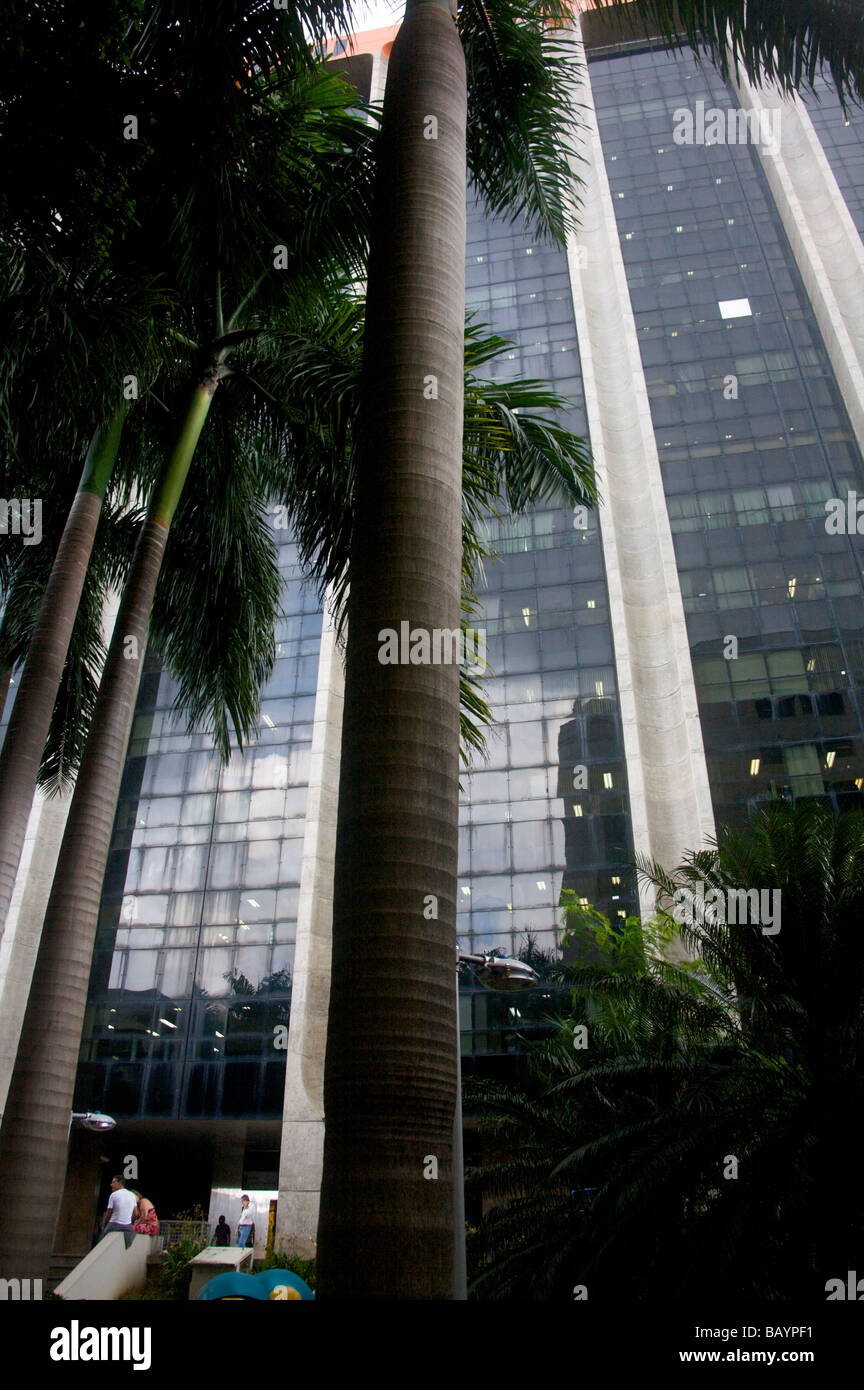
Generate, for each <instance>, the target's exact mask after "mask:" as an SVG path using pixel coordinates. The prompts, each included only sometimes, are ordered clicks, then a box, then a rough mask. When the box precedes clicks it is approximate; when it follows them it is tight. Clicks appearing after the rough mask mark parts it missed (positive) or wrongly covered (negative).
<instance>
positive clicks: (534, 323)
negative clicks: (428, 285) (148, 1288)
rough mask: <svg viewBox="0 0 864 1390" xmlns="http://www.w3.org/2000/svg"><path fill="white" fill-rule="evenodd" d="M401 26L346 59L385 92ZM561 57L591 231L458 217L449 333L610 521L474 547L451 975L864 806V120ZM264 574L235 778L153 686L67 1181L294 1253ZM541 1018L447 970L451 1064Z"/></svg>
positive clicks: (322, 836)
mask: <svg viewBox="0 0 864 1390" xmlns="http://www.w3.org/2000/svg"><path fill="white" fill-rule="evenodd" d="M394 34H395V30H394V29H390V30H385V31H377V32H376V33H374V34H370V35H360V36H358V38H357V39H356V40H355V49H356V55H357V56H355V57H353V58H348V57H346V58H340V59H339V61H340V62H342V63H343V64H344V65H345V66H346V67H347V68H348V69H349V70H350V71H351V72H352V74H353V75H354V76H355V78H357V79H358V80H360V81H362V82H363V83H364V89H365V90H367V91H370V92H371V95H372V97H373V99H374V98H377V97H379V96H380V95H381V93H382V91H383V80H384V74H385V71H386V60H387V54H388V52H389V47H390V44H391V43H392V39H393V36H394ZM580 35H581V38H580V42H584V47H585V58H586V63H585V67H584V72H583V75H582V77H581V80H580V81H579V83H578V85H577V86H576V87H575V88H574V93H573V99H574V102H575V103H578V104H579V106H580V108H581V117H582V122H583V136H582V146H581V150H580V154H581V156H582V159H581V160H580V161H579V162H577V163H576V164H575V165H574V169H575V172H576V173H577V174H578V175H579V177H580V178H581V179H582V188H581V196H582V206H581V211H580V214H579V230H578V232H577V233H576V234H574V235H573V236H572V237H571V238H570V240H569V241H568V245H567V246H566V248H565V249H563V250H556V249H551V248H550V247H548V246H547V245H544V244H542V243H541V242H539V241H538V240H537V239H536V238H535V237H534V235H533V234H532V232H531V231H530V229H525V228H521V227H517V228H513V227H510V226H507V225H505V224H503V223H501V222H499V221H496V220H494V219H489V218H487V217H485V216H484V215H483V213H482V212H481V211H480V210H479V209H478V208H477V207H476V206H475V205H474V204H473V202H472V201H471V200H470V198H469V223H468V245H467V263H466V272H467V298H468V306H469V309H471V310H472V311H473V312H474V314H475V318H476V320H477V321H478V322H480V323H484V324H487V325H488V326H489V328H490V329H491V330H492V331H494V332H496V333H498V334H500V335H501V336H503V337H505V338H508V339H510V340H512V348H511V349H509V350H508V352H507V354H506V355H505V356H504V357H503V358H501V359H500V360H498V361H497V362H496V363H494V364H493V365H492V366H491V367H490V368H489V369H488V370H489V371H490V374H493V373H499V374H500V373H505V374H506V373H519V374H520V375H523V376H531V377H538V378H545V379H547V380H550V381H551V382H553V383H554V385H555V386H556V388H557V389H558V390H559V392H561V393H562V394H563V395H565V396H566V397H567V398H568V399H569V401H570V403H571V409H570V410H569V412H568V415H567V423H568V424H569V425H570V426H571V427H572V428H574V429H575V430H576V431H577V432H579V433H582V434H584V435H585V436H586V437H587V438H588V439H589V441H590V444H591V447H592V450H593V453H594V457H595V461H596V466H597V472H598V479H599V484H600V491H601V499H602V500H601V505H600V507H599V508H598V510H597V512H596V513H595V514H593V515H591V516H589V517H588V520H587V525H586V524H583V522H584V519H583V518H580V517H578V516H576V517H574V515H573V514H572V513H570V512H569V511H567V510H564V509H555V508H544V509H542V510H539V511H537V512H535V513H533V514H532V515H530V516H528V517H525V518H521V519H519V520H518V521H515V522H499V521H491V520H490V522H489V539H490V540H491V541H492V542H493V544H494V546H495V549H496V550H497V552H498V556H499V558H498V560H497V561H496V562H495V563H493V564H490V565H489V566H488V567H487V570H486V574H485V581H484V587H483V592H482V602H483V610H484V611H483V617H482V618H481V619H479V620H478V622H479V625H481V626H485V629H486V633H487V640H488V659H489V663H490V665H491V668H492V673H493V674H492V676H491V679H490V681H489V700H490V703H491V706H492V710H493V714H494V717H495V724H494V728H493V729H492V731H491V733H490V736H489V752H488V758H487V759H486V761H485V762H483V763H480V764H477V765H476V766H475V767H474V768H473V769H472V771H471V772H470V774H469V775H466V776H465V777H464V779H463V783H464V795H463V802H462V807H461V813H460V874H461V877H460V903H459V906H460V913H459V918H458V932H459V941H460V944H461V946H462V947H463V948H464V949H465V950H467V951H472V952H478V951H481V950H495V949H499V950H500V951H502V952H503V953H504V954H506V955H515V954H517V953H518V952H519V951H520V950H522V949H524V947H525V946H526V943H527V942H528V941H529V940H531V941H533V942H534V943H535V944H536V945H537V946H538V947H539V948H541V949H545V950H552V949H555V948H556V947H557V945H558V942H559V940H560V927H561V923H562V901H563V895H564V894H565V893H568V892H569V893H572V894H573V895H574V896H575V898H577V899H581V900H582V901H583V902H585V903H591V904H593V905H595V906H597V907H598V908H600V909H601V910H602V911H603V912H604V913H605V914H606V915H607V916H609V917H610V918H611V919H612V920H613V921H614V920H616V919H617V918H618V917H621V916H626V915H629V914H631V913H633V912H636V911H639V910H640V907H641V908H642V909H644V908H645V907H646V906H647V902H646V901H645V900H644V899H640V887H639V884H638V883H637V881H636V878H635V874H634V872H633V860H634V857H635V855H637V854H647V855H650V856H651V857H653V858H655V859H658V860H660V861H661V862H662V863H664V864H665V865H667V867H673V866H674V865H675V864H676V863H677V862H678V861H679V859H680V857H681V856H682V855H683V853H684V852H686V851H687V850H690V849H696V848H698V847H699V846H700V845H702V844H703V843H704V842H705V840H706V839H707V838H708V837H710V836H711V835H712V834H713V833H714V832H715V828H716V826H718V825H721V824H726V823H730V822H740V821H741V820H742V819H743V818H744V817H745V816H746V815H747V813H748V811H749V810H751V809H752V808H753V807H755V806H757V805H758V804H759V803H760V801H762V800H764V799H766V798H768V797H770V796H772V795H773V794H775V793H778V792H781V793H785V794H787V795H790V796H808V797H813V796H816V797H824V798H826V799H827V800H828V801H829V802H830V803H831V804H832V805H833V806H834V807H835V808H836V809H837V810H838V811H842V810H844V809H847V808H848V807H850V806H860V805H861V804H862V796H861V789H862V785H864V743H862V736H864V722H862V718H864V690H862V682H864V583H862V565H861V542H860V539H859V536H858V535H857V534H856V533H854V532H853V533H852V534H846V532H845V530H842V531H836V528H833V527H832V526H831V525H830V524H829V517H830V512H831V501H832V499H841V500H842V501H843V506H844V508H845V506H846V500H847V499H848V498H849V496H850V494H856V495H857V496H861V497H864V466H862V449H864V244H862V236H864V119H862V116H861V114H860V112H858V113H852V114H844V112H843V111H842V109H841V107H840V105H839V103H838V102H837V100H836V98H835V97H834V95H833V94H832V92H831V91H830V90H829V89H828V88H827V86H826V85H825V84H824V83H821V82H820V83H819V85H818V87H817V93H816V96H814V97H811V96H809V95H808V97H807V98H806V99H805V100H787V99H783V98H781V97H779V96H778V95H777V94H776V93H773V92H766V91H758V90H754V89H752V88H751V87H750V85H749V84H748V83H747V82H746V80H744V79H743V78H742V79H740V82H739V83H738V85H734V84H731V83H730V84H727V83H725V82H724V81H722V80H721V79H720V78H719V77H718V75H717V74H716V72H715V71H714V69H713V68H712V67H711V66H708V65H706V66H698V65H697V64H696V63H695V61H694V60H693V58H692V57H691V56H690V54H689V52H687V51H683V50H682V51H679V52H676V53H670V52H667V51H665V50H664V49H663V48H662V47H661V46H659V45H658V43H657V42H656V41H655V40H652V39H650V38H647V37H645V38H641V37H635V36H631V37H630V38H628V39H627V40H623V39H622V38H621V36H620V34H617V33H616V32H615V31H614V30H612V29H610V27H609V25H608V24H607V22H606V20H605V17H603V16H598V15H597V14H593V13H586V14H584V15H583V16H582V18H581V21H580V23H579V24H578V25H577V37H578V36H580ZM712 113H719V114H713V115H712ZM739 117H740V118H741V119H739ZM745 118H746V119H745ZM763 135H767V136H769V137H770V138H764V139H763V138H762V136H763ZM853 507H854V503H853ZM844 515H845V512H844ZM862 525H864V523H862ZM835 532H836V533H835ZM281 553H282V561H283V573H284V580H285V583H284V595H283V608H284V617H283V619H282V623H281V627H280V632H279V642H280V650H279V660H278V662H277V668H276V672H275V674H274V677H273V679H272V681H271V682H270V685H269V686H268V688H267V690H266V691H265V694H264V698H263V702H262V722H261V728H260V730H259V736H258V741H257V744H256V746H255V747H254V748H252V749H250V750H249V751H248V752H246V753H245V754H244V755H243V756H242V757H237V758H235V759H234V760H233V761H232V762H231V763H230V764H229V765H228V766H221V765H220V763H219V760H218V758H217V756H216V754H215V752H214V751H213V748H212V745H211V744H210V743H209V741H208V739H207V738H206V737H204V736H203V735H192V736H186V735H184V734H182V733H181V732H180V731H179V730H178V729H177V728H176V727H174V726H172V725H171V723H170V721H169V719H168V711H169V708H170V705H171V702H172V690H171V686H170V682H169V681H168V679H167V678H166V677H165V676H164V675H160V674H159V673H158V672H156V671H154V672H152V673H151V674H150V675H149V676H148V677H147V678H146V679H145V681H144V683H143V685H142V690H141V697H140V701H139V707H138V712H137V716H136V721H135V727H134V731H133V735H132V743H131V745H130V750H129V759H128V764H127V768H126V776H125V779H124V785H123V792H122V797H121V803H120V809H119V812H118V817H117V823H116V827H115V832H114V842H113V847H112V852H111V857H110V862H109V865H108V870H107V874H106V879H105V888H104V896H103V907H102V916H101V920H100V928H99V937H98V943H97V951H96V958H95V961H94V967H93V975H92V980H91V995H90V1007H89V1009H88V1014H87V1023H86V1029H85V1035H84V1039H83V1042H82V1053H81V1064H80V1070H79V1085H78V1095H77V1097H76V1108H80V1109H84V1108H98V1109H103V1110H106V1111H107V1112H109V1113H110V1114H112V1115H113V1116H114V1117H115V1118H116V1119H117V1120H118V1126H117V1129H116V1130H115V1131H114V1133H113V1135H112V1136H111V1137H110V1139H106V1138H104V1137H101V1138H99V1141H98V1144H95V1145H94V1144H93V1142H92V1141H91V1140H90V1139H88V1138H87V1137H86V1136H80V1137H79V1139H78V1140H77V1141H76V1144H75V1145H73V1149H72V1161H71V1164H70V1179H69V1181H70V1184H71V1186H70V1191H72V1190H75V1191H83V1190H88V1191H89V1190H90V1189H89V1188H88V1187H87V1184H88V1183H90V1184H91V1186H92V1185H93V1184H94V1183H95V1184H96V1187H98V1181H97V1179H98V1176H99V1168H98V1159H99V1155H100V1153H101V1154H103V1155H106V1154H107V1155H109V1156H110V1157H111V1165H110V1166H111V1169H112V1170H113V1169H114V1168H116V1167H118V1166H119V1160H120V1158H121V1157H123V1156H124V1155H127V1154H134V1155H136V1156H137V1160H138V1163H139V1168H140V1172H141V1175H142V1176H141V1182H142V1183H143V1184H144V1185H145V1186H146V1188H147V1191H148V1193H149V1194H150V1195H152V1196H153V1198H154V1200H155V1201H156V1204H157V1207H159V1206H160V1203H161V1205H162V1207H163V1209H167V1208H170V1207H172V1206H179V1205H186V1206H188V1205H191V1203H192V1202H193V1201H194V1202H200V1203H201V1204H202V1205H204V1206H205V1207H207V1206H208V1204H209V1207H210V1210H211V1214H214V1213H215V1214H218V1211H221V1210H222V1208H221V1207H219V1206H218V1203H219V1201H221V1200H228V1198H227V1197H226V1196H224V1194H230V1193H234V1192H236V1191H238V1190H240V1189H242V1188H243V1187H244V1186H245V1187H246V1188H251V1189H253V1190H256V1191H258V1192H260V1193H263V1194H270V1193H274V1194H275V1192H276V1191H277V1190H278V1193H279V1214H278V1229H279V1232H280V1234H281V1235H282V1236H285V1237H288V1236H293V1237H297V1238H303V1237H309V1236H311V1234H312V1233H313V1232H314V1227H315V1220H316V1212H317V1184H318V1179H319V1175H320V1152H321V1139H322V1132H323V1121H322V1107H321V1070H322V1060H323V1040H324V1031H325V1026H326V999H327V963H328V962H327V932H328V930H329V914H330V894H331V893H332V886H330V887H329V890H328V885H331V884H332V852H333V838H334V826H335V794H336V792H335V789H336V784H337V777H338V746H339V715H340V709H341V684H340V681H341V673H340V665H339V658H338V654H334V646H333V636H332V630H331V626H330V622H329V618H328V617H327V616H326V615H324V616H323V617H322V613H321V611H320V607H319V604H318V602H317V600H316V597H315V595H314V593H313V591H312V590H311V589H309V588H307V587H304V585H303V583H302V578H301V576H300V575H299V574H298V572H297V568H296V554H295V551H294V549H293V547H292V545H291V543H290V540H287V539H286V540H285V541H284V544H283V546H282V552H281ZM641 891H643V892H644V890H641ZM2 965H3V959H2V957H0V968H2ZM528 1012H529V1011H528V1008H527V1001H526V1003H525V1007H522V1006H520V1001H519V999H518V998H517V997H516V996H512V997H508V998H502V997H501V996H498V995H495V994H493V993H492V992H490V991H489V990H487V989H485V988H484V987H483V986H482V985H481V984H480V983H479V982H478V981H477V980H476V979H475V978H474V977H472V976H470V975H466V977H465V979H464V980H463V982H462V991H461V1027H462V1052H463V1067H464V1068H465V1070H474V1071H478V1070H479V1071H486V1072H498V1073H502V1074H503V1073H506V1072H507V1070H508V1068H510V1067H511V1066H512V1062H513V1059H514V1057H516V1056H517V1054H518V1049H519V1036H520V1033H522V1032H524V1030H525V1028H526V1026H527V1025H528V1024H530V1019H529V1017H528ZM535 1012H539V1011H537V1010H535ZM280 1030H281V1032H280ZM286 1034H287V1036H286ZM280 1043H281V1045H280ZM181 1197H182V1201H181V1200H180V1198H181ZM82 1239H83V1234H82V1232H81V1230H79V1229H74V1230H73V1229H72V1228H68V1229H67V1230H66V1231H65V1232H61V1236H60V1237H59V1238H58V1240H59V1243H60V1244H61V1245H62V1244H63V1243H64V1241H65V1243H66V1248H67V1249H72V1248H73V1247H74V1246H75V1243H76V1241H77V1242H78V1244H80V1243H81V1240H82ZM84 1248H86V1246H85V1247H84Z"/></svg>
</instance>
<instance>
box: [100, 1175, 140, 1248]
mask: <svg viewBox="0 0 864 1390" xmlns="http://www.w3.org/2000/svg"><path fill="white" fill-rule="evenodd" d="M137 1205H138V1199H137V1197H136V1196H135V1193H134V1192H130V1191H129V1189H128V1188H127V1186H126V1184H125V1182H124V1181H123V1179H122V1178H121V1177H120V1176H119V1175H118V1176H117V1177H116V1178H112V1179H111V1196H110V1197H109V1198H108V1210H107V1211H106V1213H105V1215H104V1216H103V1217H102V1225H103V1226H104V1227H105V1229H104V1231H103V1232H102V1236H103V1238H104V1237H105V1236H107V1235H109V1234H110V1232H111V1231H122V1232H123V1238H124V1240H125V1241H126V1249H127V1250H128V1249H129V1246H130V1245H131V1244H132V1242H133V1240H134V1239H135V1232H134V1230H133V1229H132V1213H133V1212H134V1210H135V1208H136V1207H137Z"/></svg>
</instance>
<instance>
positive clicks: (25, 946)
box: [0, 792, 72, 1112]
mask: <svg viewBox="0 0 864 1390" xmlns="http://www.w3.org/2000/svg"><path fill="white" fill-rule="evenodd" d="M71 800H72V795H71V792H70V793H68V794H64V795H62V796H58V797H54V798H52V799H51V800H46V798H45V797H43V796H42V794H41V792H37V793H36V795H35V797H34V798H33V806H32V808H31V811H30V819H29V821H28V822H27V832H26V835H25V838H24V848H23V850H22V852H21V860H20V864H19V867H18V876H17V878H16V879H15V887H14V890H13V892H12V901H11V902H10V904H9V914H8V916H7V918H6V927H5V930H4V932H3V938H2V940H0V1112H2V1111H3V1110H4V1109H5V1107H6V1097H7V1095H8V1094H9V1083H10V1081H11V1079H12V1069H13V1067H14V1066H15V1057H16V1055H17V1052H18V1039H19V1038H20V1036H21V1025H22V1024H23V1022H24V1011H25V1009H26V1008H27V997H28V995H29V993H30V982H31V980H32V979H33V967H34V965H35V964H36V956H37V954H38V952H39V942H40V940H41V937H42V922H43V920H44V917H45V909H46V907H47V906H48V898H49V896H50V893H51V885H52V883H53V882H54V869H55V867H56V864H57V856H58V855H59V853H60V843H61V841H62V839H63V831H64V829H65V827H66V816H67V814H68V811H69V804H70V802H71Z"/></svg>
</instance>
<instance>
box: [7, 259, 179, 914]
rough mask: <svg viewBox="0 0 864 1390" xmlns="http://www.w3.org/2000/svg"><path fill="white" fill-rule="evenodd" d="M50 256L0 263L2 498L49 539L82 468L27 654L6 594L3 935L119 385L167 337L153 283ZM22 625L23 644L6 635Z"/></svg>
mask: <svg viewBox="0 0 864 1390" xmlns="http://www.w3.org/2000/svg"><path fill="white" fill-rule="evenodd" d="M57 249H58V248H52V249H51V251H48V250H45V249H41V248H40V251H39V252H37V253H34V252H33V251H32V248H31V249H30V250H29V251H28V253H24V251H23V249H22V248H21V246H20V244H15V243H14V242H13V243H12V244H11V245H9V246H8V247H4V250H5V251H6V254H5V255H4V263H5V265H6V267H7V268H8V269H9V270H10V271H12V272H13V274H14V281H13V289H12V292H11V293H10V294H9V295H7V298H6V301H5V303H4V306H3V309H4V320H5V323H4V327H5V329H6V332H5V333H4V337H3V344H4V346H3V387H2V402H0V416H2V420H3V427H4V438H3V453H4V467H3V472H4V475H5V476H4V484H5V485H6V488H8V487H9V486H10V485H11V486H12V487H14V488H15V489H16V490H15V491H8V490H5V488H4V495H6V496H28V497H38V498H39V499H40V506H44V508H45V509H46V510H49V509H50V512H51V514H50V515H49V517H48V518H47V519H46V531H47V532H48V533H49V534H50V533H56V530H57V526H56V506H57V502H58V501H59V500H60V499H62V498H63V497H64V494H65V495H66V497H67V498H68V491H67V487H68V479H69V475H70V473H72V472H74V470H75V467H76V464H77V469H78V470H79V472H80V475H79V477H78V481H77V488H76V489H75V491H74V495H73V497H72V500H71V506H69V511H68V516H67V518H66V521H65V525H64V527H63V530H62V533H61V535H60V537H59V542H58V543H57V544H56V551H55V554H54V558H53V564H52V566H51V570H50V574H49V576H48V578H47V583H46V584H45V585H44V587H43V589H42V593H41V602H40V604H39V608H38V612H37V613H36V614H35V615H34V617H33V622H32V624H30V623H27V624H25V626H26V628H27V629H28V631H27V639H28V640H27V645H26V649H25V650H24V651H22V650H21V636H22V634H21V632H20V626H21V618H22V616H23V615H22V612H21V609H20V607H19V606H17V605H16V603H15V600H14V596H13V602H12V607H11V610H10V607H9V604H8V602H7V606H6V610H5V611H4V627H5V632H4V645H6V646H7V651H6V652H5V653H4V660H5V664H6V665H7V666H11V665H12V664H14V662H15V659H16V658H17V657H24V662H23V667H22V670H21V673H20V677H19V680H18V691H17V693H18V698H17V699H16V701H15V705H14V706H13V709H12V714H11V717H10V721H9V727H8V729H7V733H6V737H5V740H4V743H3V747H2V750H0V931H2V927H3V924H4V923H5V919H6V914H7V911H8V908H9V901H10V899H11V896H12V889H13V886H14V882H15V875H16V873H17V869H18V861H19V858H20V854H21V848H22V845H23V843H24V833H25V830H26V826H27V819H28V816H29V814H30V806H31V803H32V800H33V792H34V789H35V786H36V782H37V777H38V773H39V767H40V762H41V760H42V756H43V749H44V747H45V742H46V738H47V737H48V735H49V731H50V728H51V723H52V715H53V713H54V710H55V703H56V699H57V693H58V691H59V689H60V686H61V681H62V679H63V672H64V668H65V666H66V658H67V654H68V652H69V646H70V642H71V641H72V635H73V631H74V629H75V623H76V614H77V612H78V607H79V602H80V599H81V594H82V590H83V588H84V584H85V577H86V575H87V568H88V564H89V562H90V559H91V556H92V554H93V547H94V543H95V540H96V535H97V529H98V527H99V520H100V516H101V514H102V509H103V504H104V501H105V497H106V493H107V492H108V490H109V484H110V481H111V478H112V474H113V473H114V469H115V464H116V461H117V454H118V450H119V447H120V440H121V436H122V432H123V427H124V422H125V418H126V412H127V407H128V404H129V402H128V401H127V400H125V399H124V396H123V392H122V383H123V380H124V377H127V375H128V373H133V374H134V375H136V376H140V377H141V378H142V379H146V377H147V376H148V375H149V373H150V372H151V371H152V370H153V364H154V358H155V355H156V335H157V332H158V331H159V329H160V328H162V326H163V323H164V311H165V308H166V303H165V296H164V294H163V293H160V292H159V290H158V289H156V287H155V286H154V285H153V282H152V280H151V278H150V277H147V276H142V277H141V278H140V280H139V281H138V282H137V283H136V282H135V281H134V280H132V281H126V280H124V279H123V277H120V276H117V275H116V274H111V273H110V272H105V271H99V270H98V269H97V270H95V271H94V273H91V274H89V275H88V274H81V273H80V272H79V271H78V270H77V269H76V267H75V266H74V265H72V264H70V263H69V262H68V261H67V263H66V264H63V263H62V262H58V260H57V259H56V250H57ZM97 342H98V349H97V347H96V344H97ZM82 435H83V436H84V437H85V438H86V437H87V436H88V435H89V436H90V439H89V447H87V449H86V456H85V457H84V460H83V469H82V467H81V459H80V453H79V449H80V443H79V441H80V439H81V437H82ZM76 454H78V457H77V459H76ZM70 455H71V462H72V466H71V468H70ZM49 459H50V460H51V462H50V463H49ZM40 471H41V472H42V473H43V480H42V485H41V486H40V487H39V490H38V491H37V490H35V489H34V487H33V483H34V481H35V480H34V474H35V475H38V474H39V473H40ZM18 489H20V490H18ZM52 504H53V506H52ZM103 529H104V528H103ZM21 549H22V550H24V548H23V547H22V548H21ZM30 549H32V552H33V553H31V554H28V553H27V550H24V553H23V554H21V553H20V552H18V553H17V554H15V555H14V556H12V555H10V554H9V552H10V550H11V546H10V543H9V541H7V542H6V545H5V546H4V550H5V551H6V554H7V557H8V562H9V563H8V569H7V575H6V580H7V583H8V581H9V580H10V579H11V577H12V572H14V574H15V579H16V580H17V584H16V586H15V587H16V588H17V593H18V597H19V598H20V597H21V596H22V594H23V593H24V592H25V591H29V593H28V595H27V596H28V597H29V598H30V599H31V600H32V597H33V590H32V585H31V584H29V583H28V577H29V576H31V575H32V572H33V570H40V569H42V567H43V561H42V555H41V554H39V553H38V552H39V551H40V550H41V547H33V548H30ZM102 572H103V573H104V569H103V570H102ZM3 587H4V589H5V588H6V587H7V584H4V585H3ZM6 596H7V598H8V597H9V594H8V593H7V595H6ZM16 608H17V612H16ZM16 617H17V619H18V623H17V626H18V629H19V631H18V633H17V639H16V637H15V636H14V635H13V633H12V631H11V628H12V627H14V626H15V619H16ZM10 636H11V637H13V640H12V643H11V646H9V639H10Z"/></svg>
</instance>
